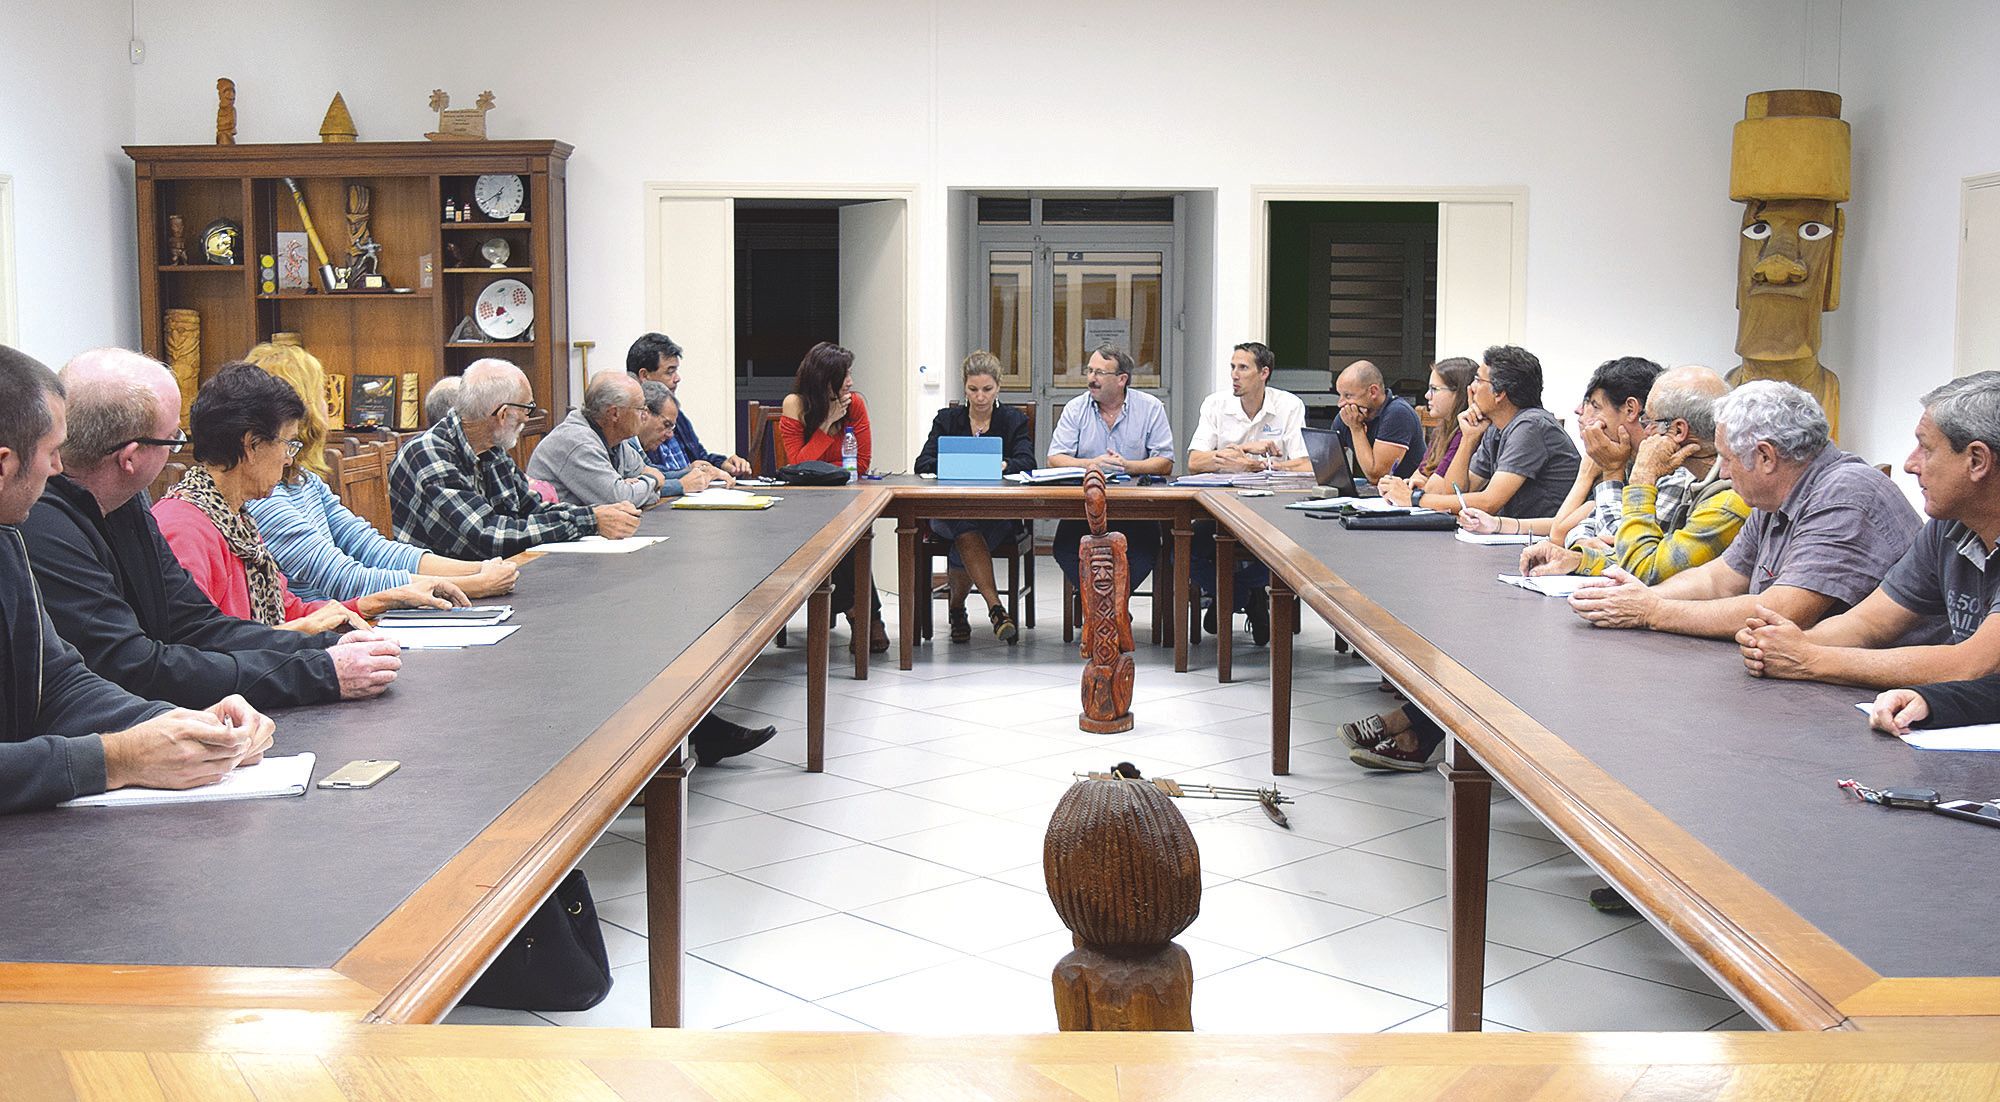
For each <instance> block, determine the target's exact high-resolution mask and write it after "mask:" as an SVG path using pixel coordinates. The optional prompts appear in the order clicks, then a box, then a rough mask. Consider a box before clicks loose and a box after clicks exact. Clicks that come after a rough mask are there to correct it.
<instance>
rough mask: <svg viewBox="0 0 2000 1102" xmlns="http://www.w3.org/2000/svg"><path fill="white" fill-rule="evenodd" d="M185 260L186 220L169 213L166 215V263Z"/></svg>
mask: <svg viewBox="0 0 2000 1102" xmlns="http://www.w3.org/2000/svg"><path fill="white" fill-rule="evenodd" d="M187 262H188V243H187V221H186V220H185V219H183V218H182V217H181V216H180V215H178V214H169V215H167V263H169V264H186V263H187Z"/></svg>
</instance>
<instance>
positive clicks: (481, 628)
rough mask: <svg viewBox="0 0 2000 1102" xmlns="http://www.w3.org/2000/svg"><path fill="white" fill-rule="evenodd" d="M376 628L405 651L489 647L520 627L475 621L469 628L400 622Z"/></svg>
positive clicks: (517, 625)
mask: <svg viewBox="0 0 2000 1102" xmlns="http://www.w3.org/2000/svg"><path fill="white" fill-rule="evenodd" d="M375 630H376V631H377V632H379V633H380V634H381V635H382V637H383V638H385V639H387V640H389V641H390V642H392V643H395V644H396V645H397V646H399V647H402V648H403V649H404V650H456V649H458V648H459V647H489V646H492V645H493V644H495V643H498V642H499V641H500V640H502V639H505V638H507V637H508V636H509V635H512V634H514V633H515V632H517V631H520V630H521V625H519V624H478V625H474V626H471V627H420V628H413V627H404V626H402V625H400V624H395V625H389V626H382V625H377V626H376V628H375Z"/></svg>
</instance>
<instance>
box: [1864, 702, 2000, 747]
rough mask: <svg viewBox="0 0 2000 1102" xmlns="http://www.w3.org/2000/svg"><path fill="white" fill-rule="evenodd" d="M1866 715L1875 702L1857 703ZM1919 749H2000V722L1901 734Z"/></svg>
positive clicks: (1903, 738) (1873, 707)
mask: <svg viewBox="0 0 2000 1102" xmlns="http://www.w3.org/2000/svg"><path fill="white" fill-rule="evenodd" d="M1855 707H1856V708H1859V709H1861V711H1862V714H1864V715H1873V714H1874V713H1875V702H1874V701H1872V700H1864V701H1862V702H1860V703H1859V704H1856V705H1855ZM1899 737H1901V738H1902V740H1903V741H1904V742H1906V743H1908V744H1909V745H1911V746H1914V747H1916V748H1917V749H1919V750H1984V751H2000V723H1975V724H1972V725H1970V726H1966V727H1936V728H1932V729H1930V730H1924V731H1911V732H1910V733H1909V734H1907V735H1902V736H1899Z"/></svg>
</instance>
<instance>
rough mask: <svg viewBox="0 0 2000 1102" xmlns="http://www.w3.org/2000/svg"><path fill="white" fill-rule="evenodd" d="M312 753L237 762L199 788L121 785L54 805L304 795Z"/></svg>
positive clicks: (135, 804)
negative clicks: (245, 763) (179, 788)
mask: <svg viewBox="0 0 2000 1102" xmlns="http://www.w3.org/2000/svg"><path fill="white" fill-rule="evenodd" d="M314 760H315V759H314V757H313V755H311V754H294V755H292V756H291V757H289V758H265V759H264V760H263V761H260V762H258V763H257V764H255V765H244V766H239V767H237V768H235V769H233V770H230V772H229V773H228V775H227V776H224V777H223V778H222V779H221V780H219V781H216V782H215V783H214V784H209V785H203V786H202V787H200V788H188V789H182V790H178V791H175V790H169V789H164V788H121V789H118V790H117V791H115V792H105V793H101V794H99V795H96V796H78V797H77V798H76V799H74V800H66V801H64V802H63V803H60V804H57V805H56V806H57V807H146V806H148V805H151V804H202V803H213V802H215V801H218V800H268V799H271V798H272V797H275V796H303V795H305V794H306V786H307V785H309V784H311V783H312V772H313V761H314Z"/></svg>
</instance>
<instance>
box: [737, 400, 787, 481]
mask: <svg viewBox="0 0 2000 1102" xmlns="http://www.w3.org/2000/svg"><path fill="white" fill-rule="evenodd" d="M782 408H784V407H782V406H767V405H765V404H764V403H762V402H751V403H750V404H749V414H750V454H749V455H747V456H745V457H744V458H746V459H748V460H749V461H750V473H751V474H754V475H756V476H757V477H759V478H772V477H775V476H776V475H777V473H778V468H780V467H782V466H784V465H785V442H784V440H782V439H781V438H779V436H778V416H779V410H781V409H782ZM766 456H769V458H766Z"/></svg>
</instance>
